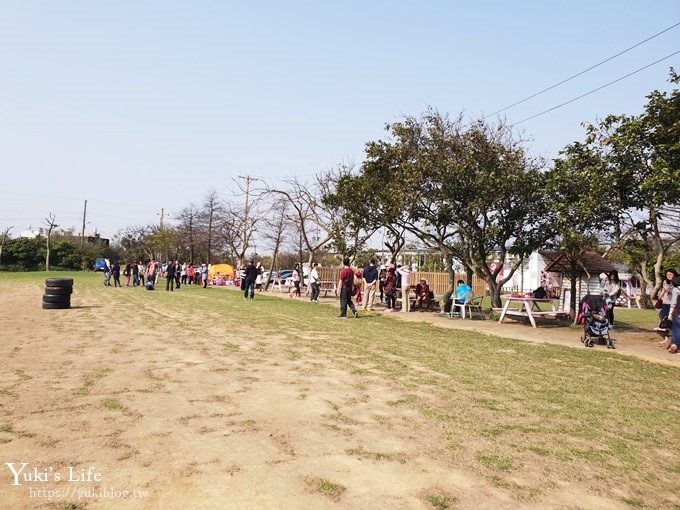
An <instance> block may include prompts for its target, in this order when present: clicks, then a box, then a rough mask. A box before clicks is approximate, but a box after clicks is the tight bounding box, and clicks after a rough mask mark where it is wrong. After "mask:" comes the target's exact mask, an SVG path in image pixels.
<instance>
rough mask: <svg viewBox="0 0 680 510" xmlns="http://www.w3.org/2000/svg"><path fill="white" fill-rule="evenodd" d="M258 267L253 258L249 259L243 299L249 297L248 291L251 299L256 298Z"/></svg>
mask: <svg viewBox="0 0 680 510" xmlns="http://www.w3.org/2000/svg"><path fill="white" fill-rule="evenodd" d="M257 274H258V271H257V268H256V267H255V264H254V261H253V259H250V260H249V261H248V266H246V271H245V277H244V278H245V282H246V284H245V287H244V289H243V299H248V293H250V299H251V300H253V299H255V281H256V280H257Z"/></svg>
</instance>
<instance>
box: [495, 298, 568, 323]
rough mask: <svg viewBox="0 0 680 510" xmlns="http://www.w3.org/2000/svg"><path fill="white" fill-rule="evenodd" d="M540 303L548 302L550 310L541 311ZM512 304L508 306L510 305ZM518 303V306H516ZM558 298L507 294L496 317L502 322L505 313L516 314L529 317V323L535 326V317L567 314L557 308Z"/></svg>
mask: <svg viewBox="0 0 680 510" xmlns="http://www.w3.org/2000/svg"><path fill="white" fill-rule="evenodd" d="M540 303H550V307H551V308H552V310H550V311H545V312H544V311H542V310H541V309H540V306H539V304H540ZM511 304H512V305H513V306H510V305H511ZM517 305H519V306H517ZM558 305H559V299H553V298H535V297H532V296H509V297H507V298H505V305H504V306H503V309H502V310H501V316H500V318H499V319H498V322H499V323H502V322H503V319H505V317H506V316H507V315H510V316H518V317H529V321H530V322H531V325H532V326H533V327H534V328H535V327H537V326H536V317H553V318H554V317H564V316H566V315H568V312H565V311H563V310H558V309H557V307H558Z"/></svg>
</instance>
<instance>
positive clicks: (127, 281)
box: [123, 261, 132, 287]
mask: <svg viewBox="0 0 680 510" xmlns="http://www.w3.org/2000/svg"><path fill="white" fill-rule="evenodd" d="M123 275H125V286H126V287H129V286H130V278H132V264H131V263H130V261H128V262H127V263H126V264H125V271H123Z"/></svg>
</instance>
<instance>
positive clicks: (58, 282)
mask: <svg viewBox="0 0 680 510" xmlns="http://www.w3.org/2000/svg"><path fill="white" fill-rule="evenodd" d="M45 285H47V286H48V287H73V278H48V279H47V280H45Z"/></svg>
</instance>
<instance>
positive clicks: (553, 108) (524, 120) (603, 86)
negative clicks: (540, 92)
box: [513, 50, 680, 126]
mask: <svg viewBox="0 0 680 510" xmlns="http://www.w3.org/2000/svg"><path fill="white" fill-rule="evenodd" d="M678 53H680V50H678V51H676V52H674V53H671V54H670V55H667V56H665V57H663V58H660V59H659V60H656V61H654V62H652V63H651V64H647V65H646V66H644V67H641V68H640V69H636V70H635V71H633V72H631V73H628V74H626V75H624V76H621V77H620V78H617V79H616V80H613V81H610V82H609V83H605V84H604V85H602V86H600V87H597V88H596V89H593V90H591V91H589V92H586V93H585V94H581V95H580V96H578V97H575V98H573V99H570V100H569V101H565V102H564V103H561V104H558V105H557V106H553V107H552V108H548V109H547V110H543V111H542V112H540V113H537V114H535V115H532V116H531V117H527V118H525V119H522V120H520V121H519V122H515V123H514V124H513V125H515V126H516V125H517V124H521V123H522V122H526V121H527V120H531V119H535V118H536V117H539V116H541V115H543V114H546V113H548V112H551V111H553V110H557V109H558V108H562V107H563V106H565V105H568V104H570V103H573V102H574V101H578V100H579V99H581V98H584V97H586V96H589V95H590V94H593V93H594V92H597V91H598V90H602V89H603V88H605V87H609V86H610V85H613V84H614V83H616V82H619V81H621V80H624V79H626V78H628V77H629V76H633V75H634V74H637V73H639V72H640V71H644V70H645V69H647V68H648V67H652V66H653V65H655V64H658V63H659V62H662V61H664V60H667V59H669V58H671V57H672V56H674V55H677V54H678Z"/></svg>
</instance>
